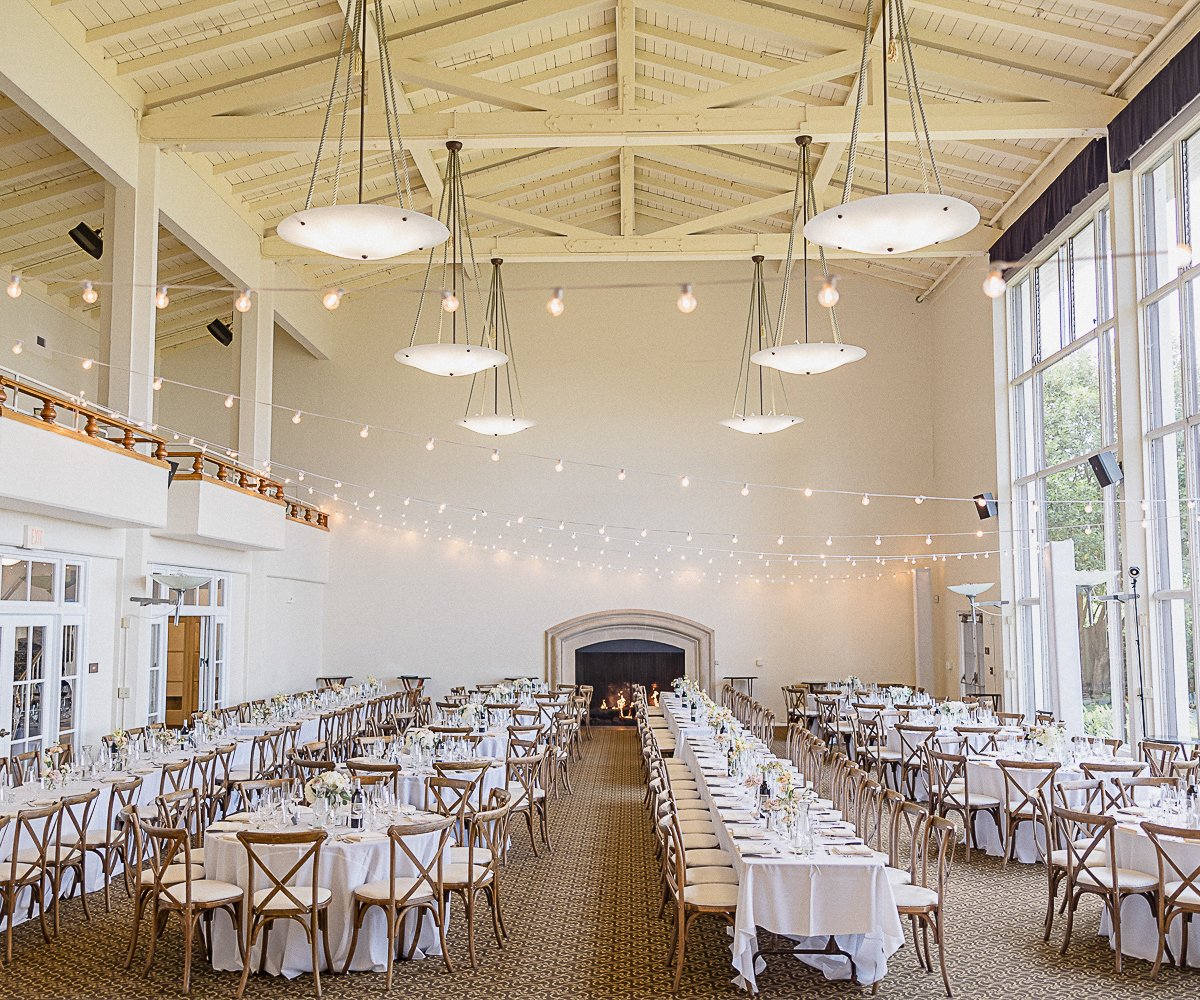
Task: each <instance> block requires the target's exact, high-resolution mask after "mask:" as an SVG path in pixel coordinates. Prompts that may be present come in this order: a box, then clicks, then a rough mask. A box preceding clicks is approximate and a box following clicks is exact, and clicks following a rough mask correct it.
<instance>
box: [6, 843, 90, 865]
mask: <svg viewBox="0 0 1200 1000" xmlns="http://www.w3.org/2000/svg"><path fill="white" fill-rule="evenodd" d="M41 859H42V852H41V851H39V850H38V849H37V848H36V847H27V848H25V850H23V851H20V852H18V853H17V860H18V861H20V862H21V863H22V864H29V865H36V864H38V863H39V862H40V861H41ZM55 859H57V860H58V863H59V864H63V865H67V864H73V863H74V862H76V861H78V860H79V851H78V850H77V849H76V848H74V847H72V846H71V845H70V844H63V845H62V846H61V847H56V846H55V845H54V844H47V845H46V864H48V865H53V864H54V863H55Z"/></svg>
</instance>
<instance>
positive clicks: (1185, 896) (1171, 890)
mask: <svg viewBox="0 0 1200 1000" xmlns="http://www.w3.org/2000/svg"><path fill="white" fill-rule="evenodd" d="M691 877H692V873H691V872H688V878H689V879H690V878H691ZM1182 885H1183V882H1182V880H1180V881H1175V882H1168V883H1167V884H1166V886H1165V887H1164V888H1165V889H1166V891H1167V897H1168V898H1169V897H1171V896H1174V895H1175V893H1177V892H1179V889H1180V887H1181V886H1182ZM1172 903H1173V904H1179V905H1181V906H1200V893H1198V892H1197V891H1196V890H1195V889H1194V888H1187V889H1184V890H1183V892H1179V898H1178V899H1176V900H1172Z"/></svg>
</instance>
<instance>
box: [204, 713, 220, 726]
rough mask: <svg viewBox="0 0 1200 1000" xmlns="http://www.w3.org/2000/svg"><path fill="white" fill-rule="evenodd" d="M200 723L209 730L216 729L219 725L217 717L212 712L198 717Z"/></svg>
mask: <svg viewBox="0 0 1200 1000" xmlns="http://www.w3.org/2000/svg"><path fill="white" fill-rule="evenodd" d="M200 721H201V722H203V723H204V724H205V725H206V726H207V727H208V728H209V729H216V728H217V726H219V725H220V723H219V722H218V721H217V717H216V716H215V715H214V714H213V713H212V712H205V713H204V714H203V715H202V716H200Z"/></svg>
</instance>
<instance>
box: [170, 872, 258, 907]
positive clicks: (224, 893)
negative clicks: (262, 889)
mask: <svg viewBox="0 0 1200 1000" xmlns="http://www.w3.org/2000/svg"><path fill="white" fill-rule="evenodd" d="M189 884H190V885H191V887H192V902H193V903H232V902H234V901H235V900H239V899H241V898H242V896H243V895H244V893H243V891H242V888H241V887H240V886H236V885H234V884H233V883H232V882H219V881H217V880H216V879H207V878H193V879H191V880H190V883H189ZM164 895H167V896H170V897H171V899H173V900H174V901H175V902H176V903H180V904H182V903H184V902H185V901H186V900H187V887H186V886H185V885H184V880H183V879H181V880H180V881H178V882H176V883H175V884H174V885H173V886H171V887H170V888H168V889H166V890H165V891H164ZM256 895H257V894H256Z"/></svg>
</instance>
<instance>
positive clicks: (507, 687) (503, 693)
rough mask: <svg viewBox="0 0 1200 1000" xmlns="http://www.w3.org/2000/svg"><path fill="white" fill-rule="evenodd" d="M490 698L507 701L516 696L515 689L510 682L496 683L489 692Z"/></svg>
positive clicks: (502, 701)
mask: <svg viewBox="0 0 1200 1000" xmlns="http://www.w3.org/2000/svg"><path fill="white" fill-rule="evenodd" d="M490 696H491V700H492V701H497V702H501V703H509V702H511V701H512V700H513V698H515V697H516V690H515V689H514V688H513V686H512V685H511V684H497V685H496V686H495V687H493V688H492V690H491V692H490Z"/></svg>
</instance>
